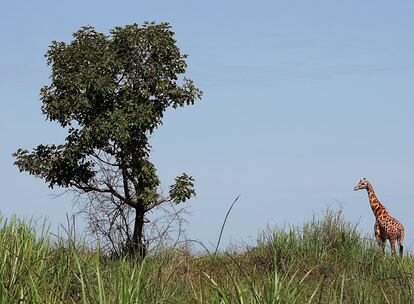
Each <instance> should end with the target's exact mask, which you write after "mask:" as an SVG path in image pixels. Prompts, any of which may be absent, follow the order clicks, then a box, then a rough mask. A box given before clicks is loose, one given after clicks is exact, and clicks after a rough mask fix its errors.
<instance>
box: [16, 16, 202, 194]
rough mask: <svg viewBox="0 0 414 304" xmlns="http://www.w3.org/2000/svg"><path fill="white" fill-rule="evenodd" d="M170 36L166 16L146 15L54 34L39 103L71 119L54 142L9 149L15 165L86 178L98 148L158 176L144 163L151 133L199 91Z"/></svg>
mask: <svg viewBox="0 0 414 304" xmlns="http://www.w3.org/2000/svg"><path fill="white" fill-rule="evenodd" d="M173 36H174V33H173V32H172V31H171V28H170V26H169V25H168V24H166V23H161V24H155V23H145V24H144V25H143V26H142V27H140V26H138V25H137V24H134V25H127V26H125V27H116V28H114V29H113V30H111V32H110V35H109V36H106V35H104V34H102V33H99V32H97V31H96V30H95V29H94V28H93V27H83V28H82V29H81V30H79V31H78V32H76V33H75V34H74V35H73V38H74V39H73V41H71V42H69V43H65V42H56V41H54V42H52V44H51V46H50V48H49V50H48V52H47V54H46V57H47V62H48V64H49V65H51V67H52V74H51V84H50V85H47V86H44V87H43V88H42V89H41V101H42V111H43V113H44V114H45V115H46V116H47V118H48V119H49V120H52V121H57V122H58V123H59V124H60V125H61V126H62V127H68V128H67V130H68V136H67V138H66V142H65V144H62V145H59V146H55V145H50V146H46V145H39V146H38V147H37V148H36V149H34V150H33V152H28V151H27V150H23V149H19V150H18V151H17V152H16V153H15V154H14V156H15V157H16V165H18V166H19V168H20V170H21V171H28V172H29V173H30V174H33V175H37V176H39V177H41V178H43V179H45V180H46V181H47V182H48V183H49V185H50V186H51V187H52V186H54V185H58V186H63V187H68V186H74V185H79V184H85V183H88V182H89V181H91V180H92V179H93V178H95V177H96V175H97V171H99V168H96V167H97V166H96V164H95V163H94V162H93V161H91V160H90V159H89V157H90V156H91V155H93V154H95V153H97V152H99V151H101V152H104V153H107V154H109V155H110V156H112V157H113V158H114V161H115V162H116V163H117V164H118V165H120V166H122V167H124V168H127V169H128V170H130V171H131V175H133V176H137V175H141V176H140V179H141V180H142V179H144V180H147V179H148V180H153V179H155V177H154V176H153V175H154V174H155V170H146V169H145V168H143V167H145V166H147V163H148V162H149V160H148V158H147V156H148V152H149V149H150V146H149V143H148V136H149V135H151V133H152V132H153V131H154V129H156V128H157V127H158V126H159V125H160V124H161V123H162V118H163V115H164V112H165V110H166V109H167V108H168V107H174V108H176V107H182V106H185V105H190V104H193V103H194V101H195V100H197V99H198V98H200V97H201V91H200V90H198V89H197V88H196V87H195V86H194V84H193V82H192V81H191V80H188V79H185V78H182V79H179V75H182V74H184V73H185V70H186V67H187V65H186V63H185V58H186V55H182V54H181V53H180V51H179V49H178V47H177V46H176V44H175V40H174V38H173ZM180 83H181V84H180ZM143 171H145V172H146V173H147V175H146V176H145V177H143V176H142V175H143V174H144V173H143ZM152 186H153V183H152V184H151V187H152ZM144 187H145V186H144Z"/></svg>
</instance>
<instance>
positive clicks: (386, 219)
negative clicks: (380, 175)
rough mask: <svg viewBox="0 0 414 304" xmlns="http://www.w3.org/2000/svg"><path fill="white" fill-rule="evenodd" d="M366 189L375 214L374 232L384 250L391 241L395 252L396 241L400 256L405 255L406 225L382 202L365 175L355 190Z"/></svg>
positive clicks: (392, 252)
mask: <svg viewBox="0 0 414 304" xmlns="http://www.w3.org/2000/svg"><path fill="white" fill-rule="evenodd" d="M362 189H365V190H367V192H368V198H369V203H370V205H371V209H372V212H374V216H375V225H374V233H375V238H376V240H377V242H378V244H379V245H380V246H381V247H382V250H383V251H384V247H385V242H386V241H387V239H388V240H389V241H390V245H391V254H392V255H394V254H395V242H396V241H397V242H398V246H399V250H400V256H402V255H403V240H404V226H403V225H402V224H401V223H400V222H399V221H398V220H397V219H395V218H393V217H392V216H391V215H389V213H388V211H387V209H385V207H384V206H383V205H382V204H381V203H380V201H379V200H378V198H377V196H376V195H375V192H374V187H372V185H371V184H370V183H369V182H368V180H367V179H366V178H365V177H364V178H363V179H361V180H360V181H359V182H358V184H356V186H355V188H354V191H357V190H362Z"/></svg>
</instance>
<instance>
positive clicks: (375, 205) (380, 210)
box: [367, 185, 388, 219]
mask: <svg viewBox="0 0 414 304" xmlns="http://www.w3.org/2000/svg"><path fill="white" fill-rule="evenodd" d="M367 192H368V198H369V204H370V205H371V209H372V212H374V215H375V218H376V219H378V217H380V216H382V215H386V214H388V211H387V209H385V207H384V206H383V205H382V204H381V203H380V201H379V200H378V198H377V196H376V195H375V192H374V188H373V187H372V186H371V185H368V188H367Z"/></svg>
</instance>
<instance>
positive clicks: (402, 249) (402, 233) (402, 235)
mask: <svg viewBox="0 0 414 304" xmlns="http://www.w3.org/2000/svg"><path fill="white" fill-rule="evenodd" d="M397 241H398V247H399V249H400V257H402V256H403V251H404V246H403V241H404V227H401V231H400V235H399V236H398V238H397Z"/></svg>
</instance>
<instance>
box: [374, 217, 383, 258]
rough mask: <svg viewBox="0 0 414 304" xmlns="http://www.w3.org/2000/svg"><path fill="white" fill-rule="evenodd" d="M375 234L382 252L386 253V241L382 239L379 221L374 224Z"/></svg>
mask: <svg viewBox="0 0 414 304" xmlns="http://www.w3.org/2000/svg"><path fill="white" fill-rule="evenodd" d="M374 235H375V239H376V240H377V243H378V246H379V247H380V248H381V250H382V253H384V251H385V242H384V240H383V239H382V237H381V235H380V229H379V226H378V223H377V222H375V225H374Z"/></svg>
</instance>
